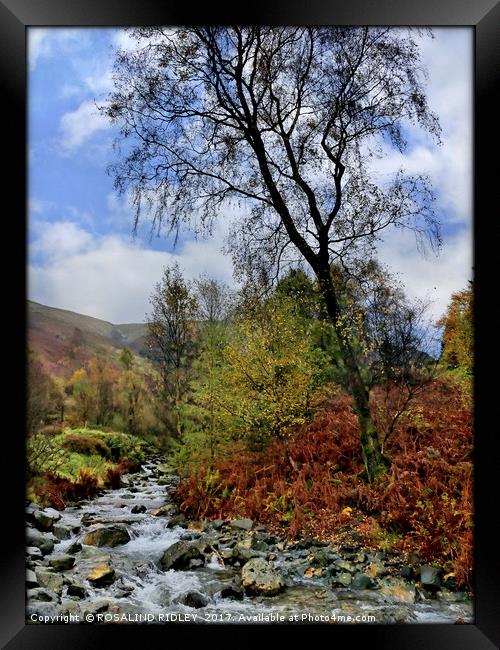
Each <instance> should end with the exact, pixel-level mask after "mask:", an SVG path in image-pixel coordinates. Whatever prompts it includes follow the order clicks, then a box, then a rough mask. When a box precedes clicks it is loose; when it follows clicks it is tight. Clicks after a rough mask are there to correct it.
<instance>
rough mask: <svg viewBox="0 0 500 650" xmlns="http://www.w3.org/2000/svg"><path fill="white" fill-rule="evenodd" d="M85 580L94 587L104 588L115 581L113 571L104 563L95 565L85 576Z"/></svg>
mask: <svg viewBox="0 0 500 650" xmlns="http://www.w3.org/2000/svg"><path fill="white" fill-rule="evenodd" d="M87 580H88V581H89V582H90V583H91V584H92V585H93V586H94V587H105V586H107V585H110V584H111V583H112V582H114V580H115V570H114V569H113V567H111V566H110V565H109V564H106V563H105V562H102V563H99V564H96V565H95V566H94V567H93V568H92V569H91V570H90V572H89V574H88V575H87Z"/></svg>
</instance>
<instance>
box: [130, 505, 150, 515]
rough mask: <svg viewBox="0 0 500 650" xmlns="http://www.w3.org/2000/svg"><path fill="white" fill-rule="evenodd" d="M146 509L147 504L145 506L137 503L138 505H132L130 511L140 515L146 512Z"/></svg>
mask: <svg viewBox="0 0 500 650" xmlns="http://www.w3.org/2000/svg"><path fill="white" fill-rule="evenodd" d="M146 510H147V508H146V506H144V505H137V506H132V509H131V510H130V512H131V513H132V514H133V515H140V514H142V513H143V512H146Z"/></svg>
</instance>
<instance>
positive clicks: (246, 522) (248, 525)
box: [229, 519, 253, 530]
mask: <svg viewBox="0 0 500 650" xmlns="http://www.w3.org/2000/svg"><path fill="white" fill-rule="evenodd" d="M229 525H230V526H231V528H236V529H237V530H252V528H253V521H252V520H251V519H231V521H230V522H229Z"/></svg>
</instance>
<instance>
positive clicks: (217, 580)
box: [26, 456, 473, 624]
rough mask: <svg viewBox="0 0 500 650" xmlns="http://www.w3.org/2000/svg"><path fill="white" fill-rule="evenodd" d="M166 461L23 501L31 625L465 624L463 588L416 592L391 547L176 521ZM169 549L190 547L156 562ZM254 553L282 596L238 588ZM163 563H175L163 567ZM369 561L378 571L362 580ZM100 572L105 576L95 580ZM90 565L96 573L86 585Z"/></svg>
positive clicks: (468, 619) (239, 523) (173, 481)
mask: <svg viewBox="0 0 500 650" xmlns="http://www.w3.org/2000/svg"><path fill="white" fill-rule="evenodd" d="M163 461H164V459H163V458H162V457H160V456H151V457H149V458H148V460H147V461H146V462H145V464H144V465H143V467H142V469H141V470H140V471H139V472H137V473H135V474H127V475H124V476H123V477H122V478H123V482H124V485H123V487H121V488H119V489H116V490H106V491H103V492H102V493H100V494H99V495H97V496H96V497H95V498H93V499H90V500H88V501H84V502H81V503H80V504H78V505H74V506H71V507H67V508H66V509H65V510H64V511H62V512H61V513H56V511H53V510H51V509H45V510H42V511H41V513H42V514H40V513H39V512H37V510H36V506H33V505H32V504H31V505H30V506H29V507H28V511H29V512H28V520H30V522H31V523H30V524H29V525H28V531H27V551H26V552H27V608H26V618H27V622H28V623H32V624H33V623H47V622H49V623H51V622H52V623H57V622H59V623H60V622H62V621H64V622H74V623H85V622H86V623H93V624H95V623H101V622H102V623H128V622H130V623H138V622H140V623H166V622H169V621H177V622H189V623H249V622H250V623H252V622H256V623H280V622H281V623H291V622H298V623H324V622H337V623H344V622H345V623H358V622H360V623H365V622H368V623H455V622H457V621H459V622H463V623H472V622H473V604H472V601H471V600H470V599H469V598H468V597H467V596H466V595H465V594H463V593H459V592H451V591H447V590H445V589H442V588H436V589H434V590H433V589H431V587H429V589H427V590H424V589H419V588H418V585H417V586H416V585H415V582H416V580H415V579H411V578H410V577H409V576H408V575H407V577H406V579H403V577H401V575H400V574H399V573H398V571H399V568H398V567H399V565H397V559H394V560H393V570H391V567H390V566H389V568H388V567H387V566H386V564H387V563H389V565H390V560H391V558H390V557H387V556H389V554H383V556H382V557H381V556H380V554H379V555H378V556H377V554H373V555H371V554H368V552H366V553H363V552H362V550H361V551H360V550H356V549H350V551H349V552H344V550H342V551H341V550H339V549H334V548H332V547H326V545H323V544H320V543H315V542H314V541H313V540H309V541H307V542H304V543H302V544H300V543H299V544H295V545H293V546H290V545H288V546H287V542H286V540H285V539H284V538H277V537H275V536H273V535H271V534H269V533H268V532H267V531H266V530H265V529H264V528H263V527H260V526H254V525H253V523H252V522H251V521H250V520H236V521H232V522H222V521H217V522H212V524H208V525H206V526H205V527H204V528H203V529H202V530H200V528H201V527H200V526H196V525H194V524H189V522H184V521H183V517H182V516H179V513H178V510H177V509H176V507H175V504H173V503H171V497H170V494H171V492H172V491H173V490H174V489H175V487H176V485H177V482H178V478H177V477H176V476H174V475H172V474H165V473H164V471H163V466H162V462H163ZM169 493H170V494H169ZM169 504H170V505H169ZM158 509H162V511H160V513H159V512H158ZM176 522H177V523H176ZM110 526H111V527H114V528H115V529H116V528H118V529H119V531H121V533H120V534H123V535H124V536H125V539H124V540H122V542H121V543H117V544H116V545H114V546H110V545H108V544H104V545H101V546H99V545H93V544H89V543H88V538H87V543H85V542H84V539H85V538H86V535H88V534H89V533H92V532H94V531H98V532H99V531H100V530H101V529H102V528H106V527H110ZM186 526H187V527H186ZM123 531H125V532H123ZM101 532H102V531H101ZM115 532H116V531H115ZM115 541H116V540H115ZM176 543H177V545H176V546H174V545H175V544H176ZM179 543H181V544H179ZM182 543H184V544H182ZM168 549H170V551H171V552H172V550H173V549H180V551H179V553H180V552H181V551H186V549H189V550H188V552H187V553H184V555H182V556H181V555H179V553H178V555H179V558H178V559H175V558H176V557H177V556H175V557H174V558H173V559H172V557H169V558H168V561H167V560H165V559H164V560H162V558H164V554H165V551H167V550H168ZM193 549H195V550H193ZM252 558H262V560H265V564H266V565H268V564H270V565H271V566H272V567H273V569H272V570H273V571H274V572H275V574H273V575H278V576H279V577H280V580H281V581H282V587H281V589H280V591H279V593H277V594H276V595H272V596H269V595H264V594H263V593H262V592H261V593H259V592H258V591H253V592H251V591H249V590H248V589H245V588H243V587H244V585H243V587H242V583H241V576H242V567H243V566H244V565H245V564H246V563H247V562H248V561H249V560H250V559H252ZM172 561H174V566H175V567H176V568H168V562H172ZM165 563H167V564H165ZM181 565H182V568H179V567H180V566H181ZM373 566H375V567H376V568H377V573H372V574H371V575H372V576H373V577H372V578H370V579H368V578H366V574H367V572H368V569H370V570H371V569H372V568H373ZM96 567H97V569H96ZM394 567H396V568H397V571H396V568H394ZM103 568H104V569H105V570H107V571H108V574H107V575H104V576H103V577H102V578H99V572H102V571H103V570H104V569H103ZM93 571H94V572H95V571H97V573H96V574H95V575H97V578H95V579H92V580H89V576H92V575H94V574H93V573H92V572H93ZM363 574H365V577H364V578H363ZM360 576H361V578H360ZM375 576H376V577H375ZM99 580H100V582H99ZM61 617H62V618H61Z"/></svg>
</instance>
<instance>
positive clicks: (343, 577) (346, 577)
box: [332, 571, 352, 587]
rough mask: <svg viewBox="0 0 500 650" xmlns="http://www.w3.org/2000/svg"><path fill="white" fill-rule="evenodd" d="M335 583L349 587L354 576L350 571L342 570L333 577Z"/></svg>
mask: <svg viewBox="0 0 500 650" xmlns="http://www.w3.org/2000/svg"><path fill="white" fill-rule="evenodd" d="M332 582H333V584H335V585H341V586H342V587H349V586H350V584H351V582H352V576H351V574H350V573H349V572H348V571H341V572H340V573H338V574H337V575H336V576H334V578H333V581H332Z"/></svg>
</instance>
